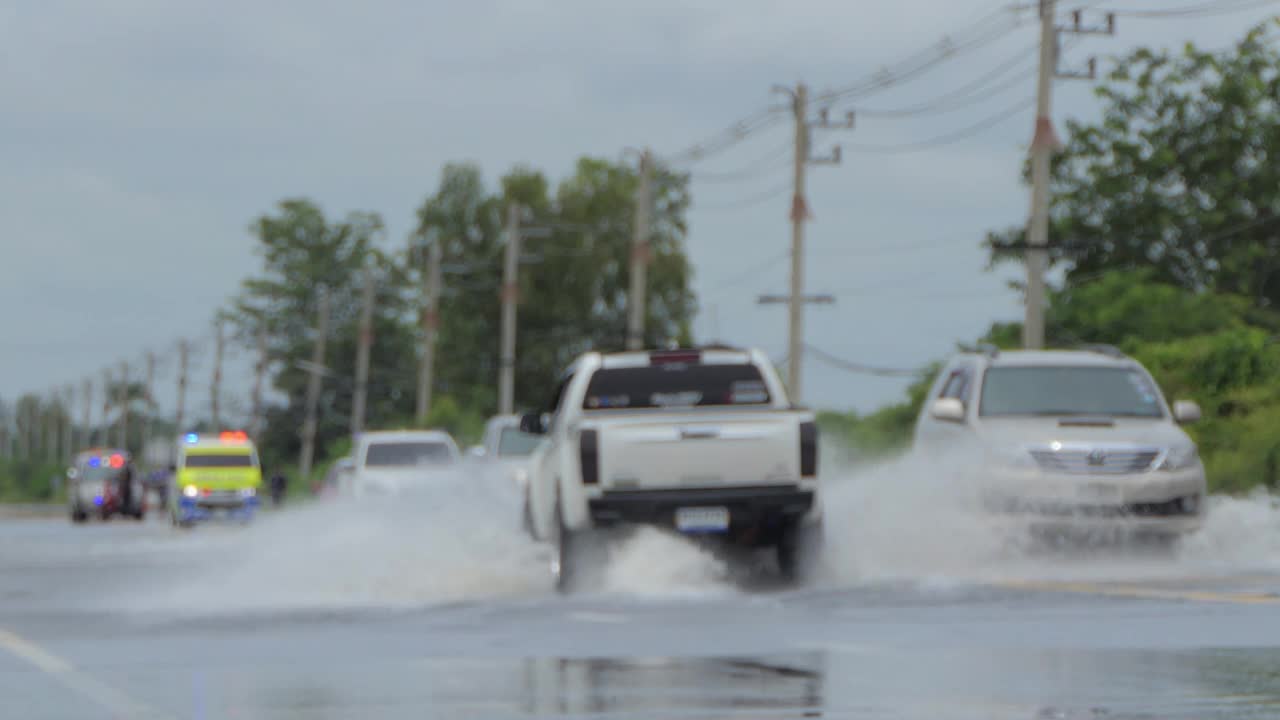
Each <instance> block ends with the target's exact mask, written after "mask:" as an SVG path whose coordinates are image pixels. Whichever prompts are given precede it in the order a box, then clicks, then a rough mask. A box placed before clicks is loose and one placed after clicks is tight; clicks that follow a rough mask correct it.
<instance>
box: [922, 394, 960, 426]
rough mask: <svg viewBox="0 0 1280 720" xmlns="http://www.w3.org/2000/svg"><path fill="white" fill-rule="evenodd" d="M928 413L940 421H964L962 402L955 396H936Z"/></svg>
mask: <svg viewBox="0 0 1280 720" xmlns="http://www.w3.org/2000/svg"><path fill="white" fill-rule="evenodd" d="M930 413H931V414H932V415H933V417H934V419H935V420H941V421H942V422H954V423H962V422H964V403H963V402H961V401H959V400H957V399H956V398H938V399H937V400H934V401H933V407H932V408H931V409H930Z"/></svg>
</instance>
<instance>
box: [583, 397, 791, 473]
mask: <svg viewBox="0 0 1280 720" xmlns="http://www.w3.org/2000/svg"><path fill="white" fill-rule="evenodd" d="M799 427H800V418H799V416H798V415H797V414H794V413H790V412H785V411H776V410H775V411H766V412H759V413H734V414H729V413H725V414H723V415H707V414H702V413H699V414H698V417H696V418H695V417H688V416H672V415H668V414H665V413H664V414H662V415H655V416H653V417H646V418H627V419H622V418H611V419H610V420H609V421H608V422H604V423H601V424H600V425H599V426H598V428H597V432H598V462H599V464H600V465H599V469H600V473H599V478H600V484H601V486H602V488H603V489H606V490H649V489H666V488H716V487H724V486H744V485H746V486H755V485H786V484H792V483H795V482H796V481H797V480H798V479H799V476H800V451H799V448H800V430H799Z"/></svg>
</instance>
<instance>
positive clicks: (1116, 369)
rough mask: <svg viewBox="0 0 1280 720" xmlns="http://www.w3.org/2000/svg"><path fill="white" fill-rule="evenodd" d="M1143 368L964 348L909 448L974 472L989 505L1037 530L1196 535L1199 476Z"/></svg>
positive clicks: (1182, 406) (1104, 358)
mask: <svg viewBox="0 0 1280 720" xmlns="http://www.w3.org/2000/svg"><path fill="white" fill-rule="evenodd" d="M1199 418H1200V408H1199V407H1198V406H1197V405H1196V404H1195V403H1192V402H1177V403H1174V404H1173V406H1172V407H1170V406H1169V405H1168V404H1167V402H1166V400H1165V398H1164V396H1163V394H1162V393H1161V391H1160V388H1159V387H1158V386H1157V385H1156V381H1155V380H1154V379H1153V378H1152V377H1151V375H1150V373H1148V372H1147V370H1146V369H1145V368H1144V367H1143V366H1142V365H1141V364H1140V363H1138V361H1136V360H1134V359H1132V358H1130V357H1126V356H1125V355H1124V354H1123V353H1121V352H1119V351H1118V350H1116V349H1114V348H1111V347H1108V346H1089V347H1087V348H1086V349H1083V350H1075V351H1016V352H999V351H996V350H994V349H989V350H987V351H985V352H976V353H963V354H960V355H957V356H956V357H955V358H953V359H952V360H951V361H950V362H949V363H948V364H947V365H946V367H945V368H944V369H943V371H942V373H941V374H940V375H939V376H938V379H937V381H936V382H935V383H934V385H933V387H932V389H931V390H930V392H929V396H928V400H927V402H926V404H925V407H924V409H923V410H922V412H921V414H920V417H919V419H918V420H917V424H916V430H915V449H916V451H917V452H920V453H924V454H926V455H928V456H930V457H932V458H934V459H935V460H936V461H937V462H940V463H944V466H943V467H945V464H946V463H951V464H953V465H963V464H969V465H976V466H980V467H967V468H966V467H956V469H957V470H967V471H972V472H976V473H978V474H979V475H980V477H981V487H980V491H981V492H982V493H983V495H984V498H985V503H984V504H985V507H986V509H987V510H990V511H992V512H993V513H995V514H996V515H998V516H1005V517H1011V518H1018V519H1027V520H1030V521H1032V526H1033V528H1039V527H1047V528H1055V527H1060V528H1064V529H1084V530H1089V531H1097V530H1109V529H1120V530H1131V531H1134V532H1137V533H1139V534H1154V535H1156V536H1158V537H1164V538H1174V537H1177V536H1181V535H1184V534H1187V533H1191V532H1194V531H1196V530H1197V529H1199V528H1200V526H1201V524H1202V522H1203V518H1204V513H1205V493H1206V483H1205V472H1204V465H1203V464H1202V463H1201V462H1200V457H1199V454H1198V453H1197V450H1196V445H1195V443H1194V442H1192V440H1191V438H1190V437H1189V436H1188V435H1187V433H1186V432H1184V431H1183V430H1182V428H1180V427H1178V425H1179V424H1180V423H1190V422H1195V421H1196V420H1198V419H1199Z"/></svg>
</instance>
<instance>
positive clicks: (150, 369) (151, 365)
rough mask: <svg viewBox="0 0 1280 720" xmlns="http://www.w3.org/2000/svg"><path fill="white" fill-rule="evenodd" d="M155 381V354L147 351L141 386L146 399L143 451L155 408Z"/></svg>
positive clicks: (149, 434) (144, 450)
mask: <svg viewBox="0 0 1280 720" xmlns="http://www.w3.org/2000/svg"><path fill="white" fill-rule="evenodd" d="M155 382H156V354H155V353H153V352H151V351H147V385H146V387H145V388H143V391H142V392H143V393H144V394H145V398H144V400H145V401H146V404H147V416H146V417H145V418H144V419H143V424H142V451H143V452H146V450H147V443H149V442H151V423H152V419H153V418H154V417H155V409H156V396H155Z"/></svg>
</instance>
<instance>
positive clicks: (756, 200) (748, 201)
mask: <svg viewBox="0 0 1280 720" xmlns="http://www.w3.org/2000/svg"><path fill="white" fill-rule="evenodd" d="M787 192H791V181H790V180H788V181H787V182H785V183H783V184H782V185H778V186H777V187H773V188H770V189H768V190H765V191H764V192H761V193H757V194H755V195H750V196H748V197H745V198H742V199H741V200H736V201H733V202H729V203H724V204H719V205H716V204H712V205H698V204H696V203H695V204H694V205H693V209H694V210H711V211H719V210H741V209H743V208H748V207H751V206H753V205H759V204H760V203H762V202H764V201H766V200H771V199H773V198H775V197H778V196H779V195H782V194H783V193H787Z"/></svg>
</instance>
